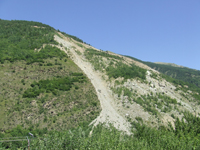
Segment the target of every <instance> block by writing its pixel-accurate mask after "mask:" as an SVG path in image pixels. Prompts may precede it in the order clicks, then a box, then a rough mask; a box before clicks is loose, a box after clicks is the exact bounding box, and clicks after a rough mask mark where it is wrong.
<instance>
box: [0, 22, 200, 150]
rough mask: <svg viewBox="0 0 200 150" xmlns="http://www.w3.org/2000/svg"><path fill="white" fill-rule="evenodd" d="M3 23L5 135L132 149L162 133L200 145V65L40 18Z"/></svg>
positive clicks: (1, 126) (0, 108)
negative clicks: (111, 46) (89, 36)
mask: <svg viewBox="0 0 200 150" xmlns="http://www.w3.org/2000/svg"><path fill="white" fill-rule="evenodd" d="M0 31H1V32H0V39H1V40H0V62H1V64H0V76H1V78H0V85H1V86H0V91H1V95H0V116H1V119H0V130H1V133H0V138H1V137H2V138H3V137H9V136H20V135H23V136H24V135H25V134H27V133H28V132H32V133H34V135H35V134H36V135H37V136H38V137H40V138H39V139H37V140H35V142H33V146H34V148H35V149H37V148H40V149H41V147H43V148H44V149H45V147H46V148H47V147H48V146H49V145H51V146H49V147H48V148H49V149H50V148H51V149H52V147H54V148H56V149H67V146H70V148H69V147H68V148H69V149H81V145H82V146H83V147H82V149H85V148H86V149H87V148H88V147H89V148H93V149H97V148H98V149H99V148H103V146H102V145H101V144H102V143H101V142H100V143H99V142H98V141H102V142H104V143H106V146H104V149H114V148H115V149H117V147H115V146H116V145H115V144H114V143H119V145H118V146H119V147H118V149H122V147H123V146H124V145H126V146H128V147H126V146H125V147H126V148H123V149H132V148H138V147H140V146H142V145H145V144H144V143H142V142H143V140H144V142H145V143H146V142H147V145H151V144H152V141H148V139H150V138H149V137H152V139H154V140H158V136H159V137H161V136H165V137H168V139H170V143H173V142H175V143H174V145H177V146H178V145H179V144H180V143H178V142H180V140H179V138H180V137H184V138H183V139H184V140H182V141H181V142H182V143H184V144H185V143H186V142H185V141H187V138H186V137H190V140H191V141H192V142H190V143H189V144H187V145H182V146H183V147H182V148H186V149H187V148H188V147H190V146H191V145H190V144H191V143H193V145H195V146H200V145H199V144H198V143H199V142H197V141H198V134H199V131H200V130H199V127H198V123H200V120H199V115H200V107H199V105H200V95H199V93H200V88H199V82H200V80H199V76H198V73H199V72H198V71H196V70H192V69H189V68H180V67H174V66H171V65H163V64H155V63H150V62H144V61H141V60H139V59H136V58H133V57H130V56H123V55H119V54H115V53H112V52H110V51H103V50H99V49H96V48H94V47H92V46H91V45H89V44H87V43H85V42H83V40H81V39H79V38H77V37H75V36H72V35H68V34H66V33H64V32H60V31H59V30H58V31H57V30H55V29H54V28H52V27H50V26H48V25H45V24H42V23H38V22H28V21H7V20H0ZM183 73H185V74H186V73H188V77H185V76H184V75H183ZM181 74H182V75H181ZM191 77H192V78H191ZM192 121H193V123H191V122H192ZM101 124H103V125H101ZM109 126H110V128H108V127H109ZM110 129H112V131H110ZM175 129H176V130H175ZM179 129H180V130H179ZM183 130H184V134H183V133H182V132H183ZM121 133H125V134H121ZM194 133H195V134H194ZM196 133H197V134H196ZM133 134H134V135H135V137H134V136H133ZM152 134H154V135H153V136H152ZM122 135H124V138H123V139H124V141H125V143H126V142H127V143H126V144H124V143H123V142H122V141H123V140H120V139H122ZM43 136H45V137H46V138H45V139H44V138H41V137H43ZM91 136H92V138H90V137H91ZM65 138H67V139H68V140H63V139H65ZM107 138H108V139H109V141H110V143H113V144H114V147H112V144H110V145H107V143H109V142H108V139H107ZM133 138H134V141H136V142H135V143H134V144H135V145H132V146H131V145H129V144H133V142H132V141H133ZM141 138H142V139H143V140H140V139H141ZM163 138H164V137H163ZM42 139H43V140H42ZM72 139H73V140H72ZM106 139H107V140H106ZM161 139H162V138H161ZM45 140H46V141H45ZM56 140H58V141H57V142H53V141H56ZM104 140H105V141H104ZM41 141H43V142H41ZM71 141H76V142H77V143H78V144H73V142H71ZM88 141H90V142H88ZM45 143H49V145H48V146H45V145H46V144H45ZM59 143H61V145H59ZM92 143H95V144H94V145H93V144H92ZM156 143H157V144H160V143H161V145H158V146H157V148H156V149H158V147H159V149H171V147H168V145H167V144H164V142H162V141H160V142H156ZM194 143H196V144H194ZM138 144H139V145H138ZM66 145H67V146H66ZM15 146H16V147H18V148H19V147H22V146H20V145H17V144H16V145H15ZM23 146H24V145H23ZM84 146H85V147H84ZM110 146H111V147H110ZM154 146H155V145H154ZM154 146H153V147H154ZM170 146H171V145H170ZM0 147H1V145H0ZM2 147H7V148H10V147H11V146H9V144H5V145H3V146H2ZM59 147H60V148H59ZM120 147H121V148H120ZM179 147H180V145H179ZM141 148H142V147H141ZM143 148H144V147H143ZM154 149H155V148H154Z"/></svg>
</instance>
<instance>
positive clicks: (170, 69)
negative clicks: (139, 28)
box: [126, 56, 200, 103]
mask: <svg viewBox="0 0 200 150" xmlns="http://www.w3.org/2000/svg"><path fill="white" fill-rule="evenodd" d="M126 57H129V58H131V59H133V60H136V61H139V62H142V63H144V64H146V65H148V66H149V67H151V68H153V69H155V70H158V71H159V72H161V73H162V74H160V76H161V77H162V78H164V79H166V80H167V81H168V82H171V83H173V84H174V85H175V86H176V87H177V90H179V89H180V90H182V91H184V92H187V90H190V91H192V92H193V93H192V96H193V97H194V98H195V99H196V100H197V101H199V103H200V71H199V70H194V69H190V68H186V67H184V68H180V67H174V66H171V65H165V64H156V63H151V62H145V61H141V60H139V59H136V58H134V57H131V56H126ZM152 77H153V78H157V76H156V75H155V74H152ZM185 85H187V86H188V88H185V87H184V86H185Z"/></svg>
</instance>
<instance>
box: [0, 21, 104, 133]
mask: <svg viewBox="0 0 200 150" xmlns="http://www.w3.org/2000/svg"><path fill="white" fill-rule="evenodd" d="M0 31H1V32H0V62H1V64H0V91H1V95H0V117H1V119H0V129H1V131H6V130H7V129H12V128H13V127H16V126H17V125H20V126H22V127H23V128H25V129H28V128H31V129H43V130H46V131H47V130H63V129H70V128H74V127H77V126H78V125H80V124H87V125H88V124H89V123H90V122H91V121H92V120H93V119H95V117H96V116H97V115H98V113H99V112H100V110H101V109H100V103H99V101H98V98H97V96H96V94H95V90H94V88H93V86H92V85H91V83H90V81H89V80H88V78H87V77H86V76H85V74H84V73H83V72H82V71H81V70H80V69H79V68H78V67H77V66H76V65H75V64H74V62H73V61H72V60H71V59H70V58H69V56H68V55H67V54H66V53H64V52H63V51H61V50H60V49H58V48H57V47H56V45H58V43H57V42H56V41H55V40H54V34H56V30H55V29H53V28H52V27H50V26H48V25H44V24H42V23H38V22H28V21H6V20H0Z"/></svg>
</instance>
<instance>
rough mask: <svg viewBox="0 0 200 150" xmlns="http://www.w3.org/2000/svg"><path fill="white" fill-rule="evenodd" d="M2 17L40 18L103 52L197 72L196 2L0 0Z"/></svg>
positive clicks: (199, 11) (199, 13)
mask: <svg viewBox="0 0 200 150" xmlns="http://www.w3.org/2000/svg"><path fill="white" fill-rule="evenodd" d="M0 18H1V19H5V20H28V21H38V22H42V23H45V24H48V25H50V26H52V27H54V28H55V29H59V30H60V31H63V32H66V33H68V34H71V35H74V36H77V37H79V38H80V39H82V40H83V41H85V42H87V43H89V44H91V45H92V46H94V47H96V48H99V49H102V50H109V51H112V52H115V53H118V54H123V55H129V56H133V57H135V58H138V59H141V60H143V61H151V62H170V63H175V64H178V65H183V66H186V67H190V68H193V69H198V70H200V0H57V1H56V0H0Z"/></svg>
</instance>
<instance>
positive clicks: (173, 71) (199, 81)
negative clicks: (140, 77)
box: [146, 62, 200, 88]
mask: <svg viewBox="0 0 200 150" xmlns="http://www.w3.org/2000/svg"><path fill="white" fill-rule="evenodd" d="M146 64H147V65H148V66H149V67H151V68H153V69H155V70H158V71H159V72H161V73H163V74H165V75H168V76H170V77H172V78H175V79H178V80H181V81H184V82H187V83H190V84H194V85H196V86H197V87H199V88H200V71H199V70H194V69H189V68H186V67H184V68H180V67H174V66H171V65H164V64H155V63H151V62H146Z"/></svg>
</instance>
